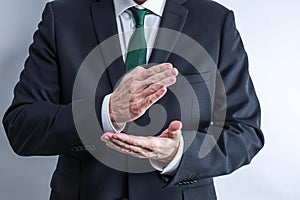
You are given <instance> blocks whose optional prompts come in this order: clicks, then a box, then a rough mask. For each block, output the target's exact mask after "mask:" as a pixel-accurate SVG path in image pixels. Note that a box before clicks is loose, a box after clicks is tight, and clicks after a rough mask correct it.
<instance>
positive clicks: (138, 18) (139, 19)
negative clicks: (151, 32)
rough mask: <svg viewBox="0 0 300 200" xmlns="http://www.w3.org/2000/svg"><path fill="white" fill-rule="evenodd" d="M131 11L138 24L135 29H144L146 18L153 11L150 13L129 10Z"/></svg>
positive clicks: (133, 9)
mask: <svg viewBox="0 0 300 200" xmlns="http://www.w3.org/2000/svg"><path fill="white" fill-rule="evenodd" d="M129 10H130V11H131V12H132V15H133V17H134V20H135V23H136V25H135V28H143V27H144V20H145V16H146V15H147V14H150V13H151V11H149V10H148V9H138V8H135V7H131V8H129Z"/></svg>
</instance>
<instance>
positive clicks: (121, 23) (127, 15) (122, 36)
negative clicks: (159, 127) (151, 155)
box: [101, 0, 184, 174]
mask: <svg viewBox="0 0 300 200" xmlns="http://www.w3.org/2000/svg"><path fill="white" fill-rule="evenodd" d="M113 2H114V6H115V15H116V22H117V27H118V33H119V40H120V46H121V52H122V55H123V60H124V62H125V60H126V54H127V49H128V45H129V41H130V38H131V36H132V34H133V32H134V29H135V20H134V17H133V16H132V14H131V11H129V10H128V9H129V8H131V7H133V6H135V7H137V8H139V9H143V8H146V9H148V10H150V11H151V12H152V14H147V15H146V16H145V21H144V28H145V39H146V42H147V56H146V61H147V62H148V60H149V58H150V55H151V52H152V47H153V45H154V42H155V38H156V35H157V31H158V27H159V24H160V21H161V17H162V14H163V10H164V7H165V3H166V0H159V1H158V0H147V1H146V2H145V3H143V4H142V5H138V4H137V3H135V2H134V1H133V0H113ZM147 28H148V29H147ZM110 96H111V94H109V95H107V96H105V98H104V100H103V104H102V113H101V118H102V124H103V129H104V132H121V131H122V130H123V129H124V127H125V125H126V124H124V125H123V126H122V127H121V128H120V129H116V128H115V127H114V126H113V124H112V122H111V120H110V116H109V100H110ZM183 145H184V142H183V138H182V136H180V143H179V148H178V151H177V153H176V155H175V157H174V159H173V160H172V161H171V162H170V163H169V164H168V165H167V166H165V164H163V163H160V162H158V161H156V160H155V161H154V160H151V159H150V163H151V165H152V166H153V167H154V168H155V169H156V170H158V171H161V173H162V174H172V173H173V172H174V171H176V169H177V167H178V165H179V163H180V160H181V157H182V154H183Z"/></svg>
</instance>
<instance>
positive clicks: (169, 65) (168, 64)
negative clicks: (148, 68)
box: [165, 63, 173, 69]
mask: <svg viewBox="0 0 300 200" xmlns="http://www.w3.org/2000/svg"><path fill="white" fill-rule="evenodd" d="M165 66H166V67H167V68H168V69H171V68H172V67H173V65H172V64H171V63H166V65H165Z"/></svg>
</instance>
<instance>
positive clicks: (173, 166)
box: [149, 134, 184, 175]
mask: <svg viewBox="0 0 300 200" xmlns="http://www.w3.org/2000/svg"><path fill="white" fill-rule="evenodd" d="M183 146H184V141H183V137H182V135H181V134H180V140H179V147H178V150H177V153H176V155H175V157H174V158H173V160H172V161H171V162H170V163H169V164H168V165H167V166H165V165H166V164H165V163H163V162H160V161H157V160H152V159H149V161H150V164H151V165H152V167H153V168H154V169H156V170H158V171H160V172H161V174H168V175H171V174H173V173H174V172H175V171H176V170H177V168H178V166H179V163H180V161H181V158H182V155H183Z"/></svg>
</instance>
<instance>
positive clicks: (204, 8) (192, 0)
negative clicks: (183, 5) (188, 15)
mask: <svg viewBox="0 0 300 200" xmlns="http://www.w3.org/2000/svg"><path fill="white" fill-rule="evenodd" d="M187 4H188V5H189V7H190V9H193V10H198V12H202V13H210V14H211V15H214V16H218V15H221V16H224V15H226V14H227V13H228V12H229V11H230V10H229V9H228V8H226V7H225V6H223V5H221V4H220V3H217V2H215V1H212V0H188V1H187Z"/></svg>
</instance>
